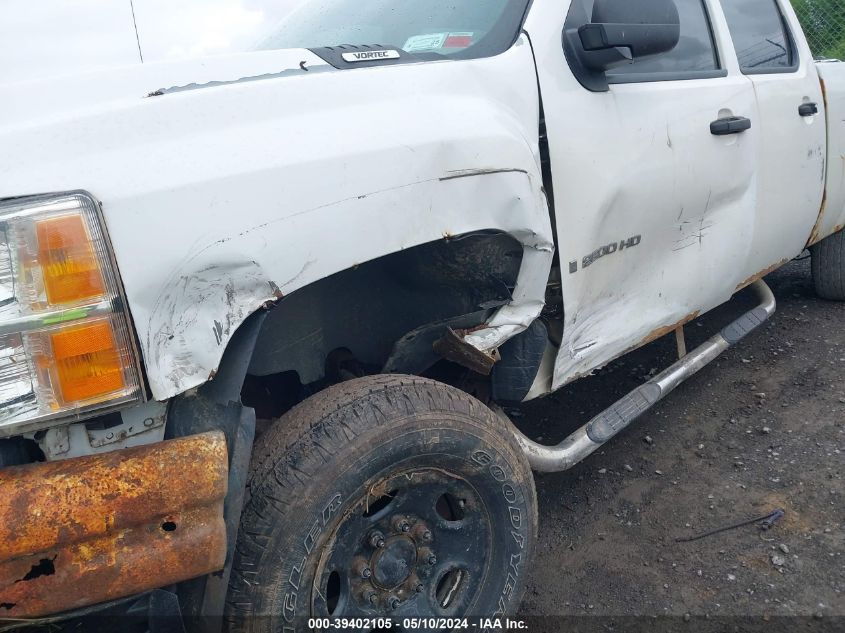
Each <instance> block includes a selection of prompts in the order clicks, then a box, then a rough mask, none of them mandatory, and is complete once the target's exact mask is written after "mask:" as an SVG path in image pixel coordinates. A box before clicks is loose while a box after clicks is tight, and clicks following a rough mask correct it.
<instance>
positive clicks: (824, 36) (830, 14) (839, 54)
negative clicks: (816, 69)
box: [792, 0, 845, 60]
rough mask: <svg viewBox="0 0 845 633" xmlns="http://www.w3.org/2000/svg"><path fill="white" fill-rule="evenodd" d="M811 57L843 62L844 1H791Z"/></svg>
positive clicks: (844, 50)
mask: <svg viewBox="0 0 845 633" xmlns="http://www.w3.org/2000/svg"><path fill="white" fill-rule="evenodd" d="M792 4H793V5H794V6H795V12H796V13H797V14H798V18H799V19H800V20H801V24H802V25H803V27H804V32H805V33H806V34H807V39H808V40H809V42H810V47H811V48H812V49H813V55H815V56H816V57H819V58H825V59H842V60H845V0H792Z"/></svg>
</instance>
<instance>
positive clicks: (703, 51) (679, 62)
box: [607, 0, 719, 81]
mask: <svg viewBox="0 0 845 633" xmlns="http://www.w3.org/2000/svg"><path fill="white" fill-rule="evenodd" d="M675 3H676V4H677V5H678V13H680V16H681V41H680V42H679V43H678V45H677V46H676V47H675V49H674V50H672V51H670V52H668V53H664V54H663V55H658V56H657V57H652V58H650V59H643V60H638V61H635V62H634V63H633V64H630V65H628V66H622V67H620V68H614V69H613V70H612V71H610V72H609V73H607V75H608V78H609V79H611V81H612V78H613V77H614V76H620V75H630V74H654V73H672V74H683V75H687V74H690V75H693V74H695V73H697V72H706V71H713V70H718V69H719V59H718V56H717V55H716V45H715V44H714V42H713V31H712V29H711V28H710V19H709V17H708V15H707V11H706V9H705V8H704V3H703V2H702V0H676V2H675Z"/></svg>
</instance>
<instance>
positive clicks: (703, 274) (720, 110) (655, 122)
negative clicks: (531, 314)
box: [525, 0, 756, 389]
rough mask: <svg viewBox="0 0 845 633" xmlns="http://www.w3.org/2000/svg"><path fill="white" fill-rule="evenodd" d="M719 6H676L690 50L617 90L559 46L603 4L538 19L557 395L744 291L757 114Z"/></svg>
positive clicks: (647, 67) (620, 78) (617, 75)
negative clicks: (586, 75) (554, 250)
mask: <svg viewBox="0 0 845 633" xmlns="http://www.w3.org/2000/svg"><path fill="white" fill-rule="evenodd" d="M715 1H716V0H712V1H711V0H677V2H676V4H677V6H678V9H679V13H680V18H681V41H680V44H679V45H678V46H677V47H676V48H675V50H674V51H672V52H670V53H667V54H664V55H662V56H659V57H655V58H650V59H649V58H646V59H643V60H640V61H638V62H635V63H634V64H632V65H630V66H626V67H623V68H622V69H616V70H614V71H611V72H610V73H608V77H607V78H608V80H609V84H610V86H609V90H606V91H600V90H599V91H593V90H591V89H590V88H589V87H588V86H585V85H582V83H581V82H580V81H579V80H578V79H577V78H576V76H575V74H574V72H573V71H572V70H571V69H570V67H569V66H568V65H567V59H566V57H565V54H564V51H563V50H562V48H561V32H562V31H564V20H565V19H566V28H567V32H569V33H573V32H577V24H575V25H573V24H572V21H573V19H575V18H573V16H574V15H576V13H575V12H576V11H580V12H581V13H582V14H583V15H586V16H589V15H592V0H583V3H582V4H581V6H578V5H579V3H581V2H582V0H574V2H573V7H572V9H571V10H570V13H569V17H568V18H567V15H566V3H557V2H545V3H542V4H541V3H536V2H535V4H534V8H533V9H532V11H531V13H530V14H529V18H528V20H527V22H526V27H525V28H526V30H527V32H528V33H529V35H530V36H531V39H532V43H533V46H534V48H535V55H536V59H537V66H538V72H539V79H540V88H541V92H542V97H543V107H544V115H545V123H546V128H547V135H548V140H549V155H550V161H551V170H552V174H553V186H554V202H555V219H556V224H557V233H558V240H559V250H560V261H561V274H562V277H563V279H562V291H563V299H564V310H565V317H564V332H563V336H562V340H561V347H560V352H559V355H558V359H557V363H556V367H555V376H554V385H553V387H554V388H555V389H557V388H559V387H560V386H562V385H563V384H565V383H567V382H570V381H572V380H574V379H576V378H578V377H580V376H583V375H586V374H588V373H589V372H590V371H592V370H594V369H596V368H598V367H601V366H602V365H604V364H606V363H607V362H609V361H610V360H612V359H613V358H615V357H618V356H620V355H621V354H623V353H625V352H626V351H628V350H630V349H633V348H635V347H637V346H639V345H641V344H643V343H646V342H648V341H650V340H652V339H654V338H657V337H659V336H661V335H663V334H666V333H668V332H671V331H672V329H673V328H674V327H676V326H677V325H678V324H681V323H684V322H687V321H690V320H692V319H693V318H694V317H695V316H696V315H697V314H699V313H701V312H704V311H706V310H708V309H710V308H713V307H715V306H717V305H719V304H721V303H723V302H725V301H726V300H728V299H729V298H730V297H731V296H732V294H733V293H734V289H735V288H736V286H737V285H738V284H739V283H740V282H741V281H742V277H741V273H742V268H743V266H744V265H745V263H746V262H747V260H748V251H749V245H750V243H751V241H752V238H753V232H754V209H755V196H756V186H755V175H756V173H755V172H756V169H755V154H754V151H755V144H754V137H755V135H756V130H754V129H753V128H752V129H750V130H746V129H745V127H746V125H747V121H748V120H751V121H753V119H754V118H755V116H756V111H755V108H756V105H755V99H754V92H753V87H752V84H751V82H750V81H749V80H748V78H747V77H745V76H744V75H742V73H740V71H739V68H738V66H737V64H736V60H735V58H734V56H733V49H732V47H731V44H730V37H729V35H728V33H727V27H726V25H725V24H724V18H723V16H722V13H721V11H720V10H719V8H718V6H714V4H713V3H714V2H715ZM562 5H563V6H562ZM579 19H580V18H579ZM573 28H574V29H575V30H574V31H573V30H572V29H573ZM605 88H606V87H605ZM731 121H733V123H731ZM716 122H719V123H716ZM713 125H715V126H716V128H718V126H720V125H721V126H723V128H724V129H723V130H722V131H723V132H724V131H727V132H731V133H730V134H722V135H715V134H714V133H713V130H712V129H711V126H713ZM731 126H733V127H731ZM714 129H715V128H714Z"/></svg>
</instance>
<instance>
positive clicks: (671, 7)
mask: <svg viewBox="0 0 845 633" xmlns="http://www.w3.org/2000/svg"><path fill="white" fill-rule="evenodd" d="M680 39H681V19H680V16H679V15H678V7H677V6H676V5H675V2H674V0H639V1H638V2H632V1H631V0H595V4H594V5H593V15H592V18H588V16H587V13H586V9H585V7H584V4H583V2H582V0H575V1H574V2H573V3H572V8H571V10H570V13H569V16H568V17H567V19H566V27H565V31H564V50H565V52H566V55H567V59H569V62H570V65H572V66H573V70H574V71H575V72H576V75H578V74H579V73H578V69H580V70H582V71H583V72H587V73H593V74H601V75H603V74H604V73H605V72H606V71H608V70H610V69H612V68H616V67H617V66H623V65H625V64H630V63H631V62H633V61H634V60H636V59H644V58H647V57H652V56H655V55H660V54H663V53H668V52H669V51H671V50H673V49H674V48H675V47H676V46H677V45H678V42H679V41H680ZM573 57H574V58H576V59H573ZM579 80H581V77H579ZM582 83H584V82H583V81H582ZM585 85H586V84H585ZM588 87H589V86H588ZM604 89H605V90H606V89H607V88H606V85H605V88H604Z"/></svg>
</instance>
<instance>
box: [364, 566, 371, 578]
mask: <svg viewBox="0 0 845 633" xmlns="http://www.w3.org/2000/svg"><path fill="white" fill-rule="evenodd" d="M372 575H373V572H372V570H371V569H370V568H369V567H364V569H362V570H361V578H369V577H370V576H372Z"/></svg>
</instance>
